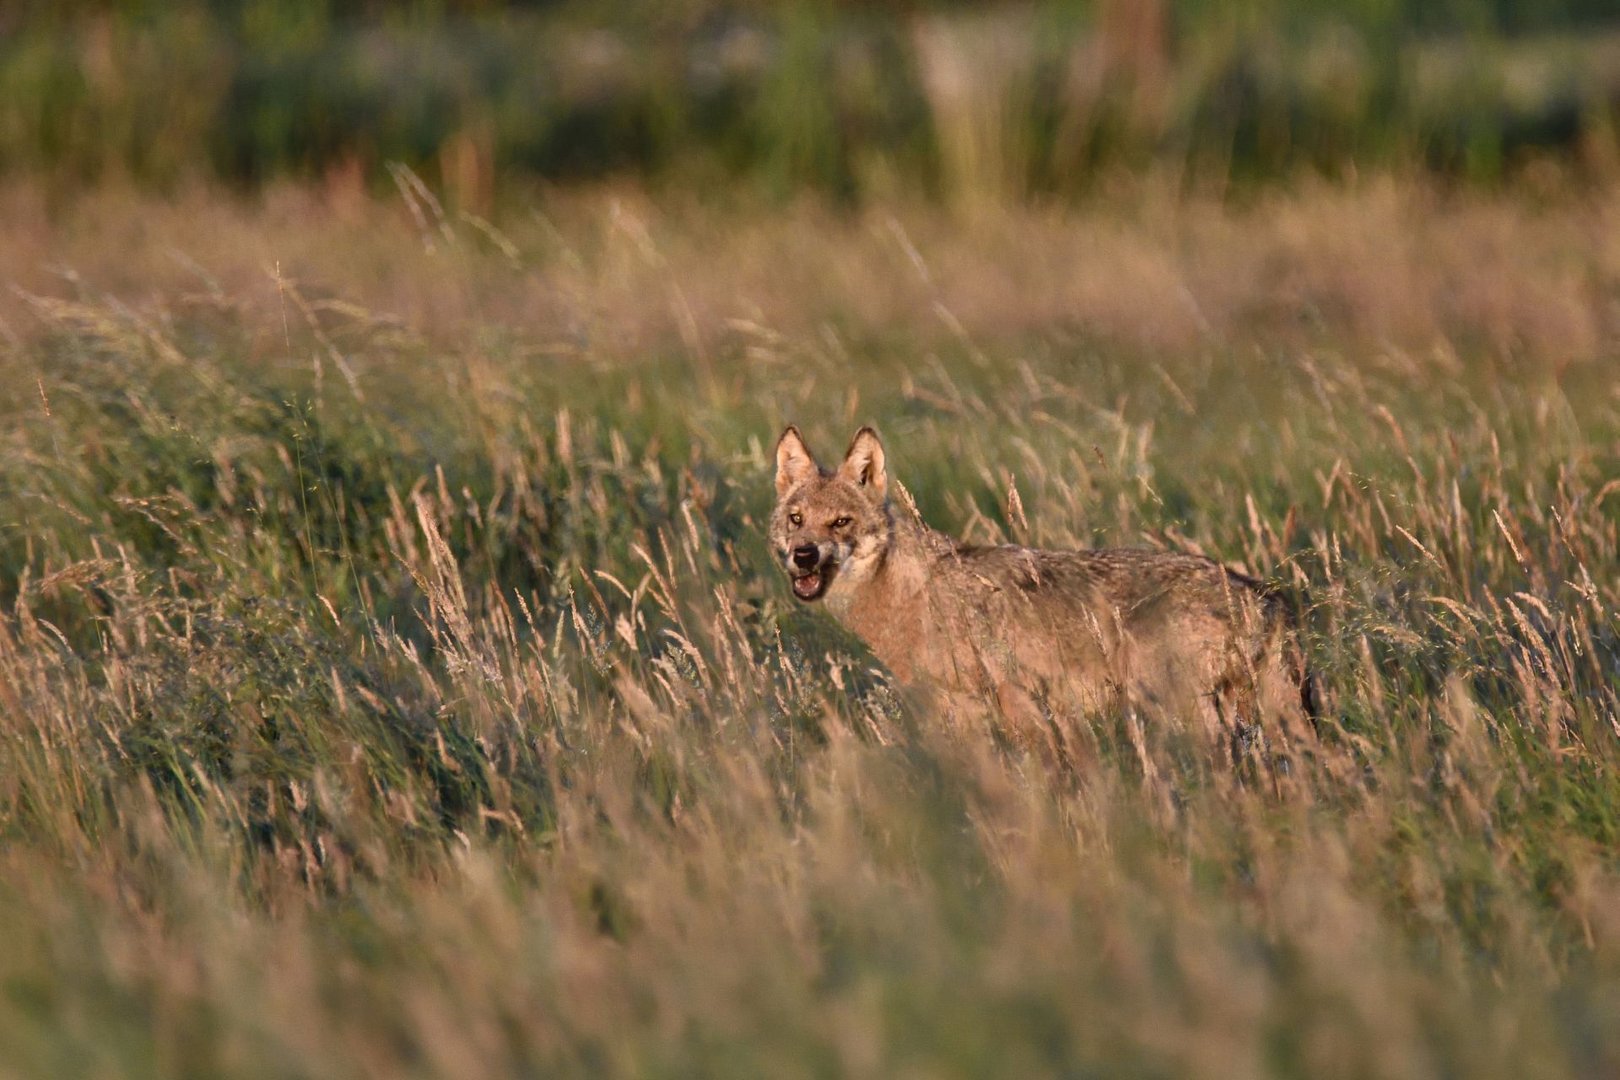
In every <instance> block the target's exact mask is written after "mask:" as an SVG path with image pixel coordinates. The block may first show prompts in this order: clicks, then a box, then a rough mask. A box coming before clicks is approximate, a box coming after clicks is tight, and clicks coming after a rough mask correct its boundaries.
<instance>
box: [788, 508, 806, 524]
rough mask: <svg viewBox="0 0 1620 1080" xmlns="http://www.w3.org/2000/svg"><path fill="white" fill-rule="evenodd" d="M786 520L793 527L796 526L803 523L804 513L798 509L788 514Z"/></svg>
mask: <svg viewBox="0 0 1620 1080" xmlns="http://www.w3.org/2000/svg"><path fill="white" fill-rule="evenodd" d="M788 521H789V522H791V523H792V525H793V527H794V528H798V527H799V526H800V525H803V524H804V515H803V514H801V513H799V512H798V511H794V512H793V513H791V514H789V515H788Z"/></svg>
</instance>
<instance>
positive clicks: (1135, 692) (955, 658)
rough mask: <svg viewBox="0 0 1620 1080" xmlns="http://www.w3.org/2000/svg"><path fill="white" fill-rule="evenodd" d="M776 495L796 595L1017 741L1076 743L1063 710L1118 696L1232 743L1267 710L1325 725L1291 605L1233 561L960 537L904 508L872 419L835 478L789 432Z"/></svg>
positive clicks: (781, 542) (912, 680)
mask: <svg viewBox="0 0 1620 1080" xmlns="http://www.w3.org/2000/svg"><path fill="white" fill-rule="evenodd" d="M776 496H777V503H776V509H775V510H774V511H773V513H772V515H771V522H770V542H771V546H772V548H773V549H774V550H775V551H776V553H777V555H778V556H779V557H780V558H781V560H782V565H783V566H784V567H785V568H786V569H787V572H788V575H789V576H790V577H791V578H792V584H793V595H794V596H795V597H797V598H798V599H799V600H801V601H803V602H805V603H815V602H818V601H819V602H821V603H823V604H825V605H826V606H827V607H828V608H829V609H830V610H831V611H832V612H833V614H834V615H836V616H837V617H838V618H839V619H840V620H841V621H842V622H843V623H844V624H845V625H847V626H848V627H849V628H850V629H851V630H853V631H854V632H855V633H856V634H858V635H859V636H860V637H861V638H863V639H864V640H865V641H866V643H867V644H868V645H869V646H870V647H871V649H872V651H873V652H874V653H875V654H876V655H877V657H878V659H880V660H881V661H883V663H884V664H886V665H887V666H888V668H889V670H890V671H892V672H893V673H894V674H895V676H896V677H897V678H899V679H900V680H901V681H902V682H905V683H909V684H924V685H927V686H930V687H932V688H934V689H935V690H937V691H940V692H942V693H943V694H944V695H945V697H946V699H947V702H948V703H950V704H952V705H968V706H970V707H971V706H972V704H973V702H974V701H975V700H976V701H977V702H978V703H980V707H981V708H982V707H983V705H990V706H992V707H993V708H995V709H998V710H999V711H1000V713H1001V714H1002V715H1003V716H1004V717H1005V718H1006V719H1007V720H1008V721H1009V722H1010V723H1012V724H1013V725H1014V730H1015V732H1016V733H1018V735H1019V736H1020V738H1023V739H1027V738H1030V737H1033V738H1035V739H1037V740H1039V742H1038V743H1037V745H1039V744H1040V742H1046V743H1048V745H1050V740H1051V739H1052V738H1053V736H1054V735H1055V736H1057V738H1058V739H1059V740H1060V745H1066V744H1067V742H1068V738H1069V734H1068V733H1067V732H1065V731H1063V730H1062V728H1063V727H1064V725H1060V724H1055V723H1054V719H1055V718H1057V717H1063V716H1068V717H1073V716H1074V715H1075V714H1076V713H1077V712H1089V711H1094V710H1096V709H1099V708H1106V707H1109V706H1116V707H1124V708H1126V709H1128V710H1131V711H1132V713H1133V714H1138V713H1145V714H1148V715H1151V716H1154V717H1161V718H1170V719H1191V718H1195V717H1196V718H1197V722H1199V723H1201V724H1202V725H1203V726H1204V727H1205V729H1206V730H1207V732H1208V733H1209V735H1210V736H1211V737H1213V738H1215V739H1217V740H1221V741H1226V740H1231V745H1232V749H1233V752H1234V753H1236V752H1237V750H1238V748H1239V743H1240V741H1241V742H1247V741H1248V739H1249V738H1250V737H1251V736H1252V734H1253V733H1254V732H1255V730H1256V728H1255V725H1256V724H1257V723H1258V721H1259V720H1260V717H1261V716H1262V715H1264V716H1265V717H1266V718H1267V719H1271V718H1273V717H1278V718H1280V719H1281V720H1282V721H1283V725H1284V728H1285V729H1292V728H1296V727H1297V723H1296V721H1298V720H1300V719H1310V720H1311V721H1313V722H1314V719H1315V708H1314V700H1313V694H1312V688H1311V681H1310V677H1309V674H1308V673H1307V671H1306V669H1305V666H1304V662H1303V656H1302V655H1301V653H1300V650H1299V644H1298V641H1297V639H1296V635H1295V631H1294V626H1293V619H1292V616H1291V614H1290V612H1289V611H1288V609H1287V606H1286V604H1285V603H1284V601H1283V599H1282V598H1281V597H1279V596H1277V595H1275V594H1274V593H1272V592H1270V591H1268V590H1267V589H1266V588H1265V587H1264V586H1263V585H1261V583H1259V582H1257V581H1255V580H1254V579H1252V578H1249V577H1245V576H1244V575H1242V574H1239V573H1237V572H1235V571H1233V570H1229V569H1227V568H1225V567H1223V566H1221V565H1220V564H1219V563H1215V562H1212V561H1210V560H1209V559H1205V558H1201V557H1199V556H1194V555H1180V554H1170V553H1165V552H1156V551H1143V550H1131V549H1121V548H1114V549H1100V550H1091V551H1042V550H1039V549H1036V548H1028V547H1020V546H1016V545H1002V546H999V547H977V546H970V545H966V544H962V543H959V542H957V541H956V540H953V539H951V538H949V537H947V536H945V535H943V534H941V533H938V532H935V531H934V530H932V529H930V528H928V527H927V526H926V525H924V524H923V523H922V522H921V521H920V520H919V519H918V518H917V517H916V514H915V512H914V510H913V512H910V513H904V514H896V513H895V512H894V509H893V508H892V507H891V505H890V502H889V478H888V471H887V468H886V466H885V461H884V452H883V443H882V442H881V441H880V440H879V439H878V435H877V432H875V431H873V430H872V429H871V428H869V427H863V428H862V429H861V430H860V431H858V432H856V433H855V439H854V441H853V442H851V443H850V446H849V451H848V452H847V453H846V454H845V455H844V460H843V463H842V464H841V465H839V466H838V468H837V469H836V470H833V471H828V470H826V469H823V468H821V467H820V466H818V465H817V464H816V461H815V458H814V457H813V456H812V455H811V453H810V450H809V448H808V447H807V446H806V445H805V443H804V439H803V438H802V437H801V436H800V435H799V432H798V429H797V428H794V427H789V428H788V429H787V430H786V431H784V432H783V433H782V437H781V438H780V439H779V440H778V441H777V444H776ZM908 502H909V500H908ZM1289 733H1290V732H1288V731H1286V730H1285V731H1278V732H1277V734H1279V735H1283V736H1285V737H1286V735H1287V734H1289ZM1054 749H1056V747H1054Z"/></svg>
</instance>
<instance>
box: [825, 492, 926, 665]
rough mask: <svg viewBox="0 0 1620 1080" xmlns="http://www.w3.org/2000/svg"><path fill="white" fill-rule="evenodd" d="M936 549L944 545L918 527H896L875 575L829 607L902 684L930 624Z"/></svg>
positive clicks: (900, 523) (910, 524)
mask: <svg viewBox="0 0 1620 1080" xmlns="http://www.w3.org/2000/svg"><path fill="white" fill-rule="evenodd" d="M941 543H946V544H948V541H946V540H945V539H944V538H943V537H941V536H940V535H939V534H937V533H934V532H933V531H932V530H930V529H928V528H927V526H925V525H923V524H921V523H920V522H915V521H909V520H898V521H896V522H895V524H894V533H893V535H892V539H891V540H890V542H889V544H888V546H887V547H885V548H884V551H883V555H882V558H881V560H880V561H879V563H878V565H877V567H876V569H875V570H874V571H873V572H872V574H871V575H870V576H869V577H867V578H866V579H865V580H863V581H862V582H860V584H859V585H857V586H855V588H853V589H851V590H850V591H849V593H847V594H846V595H844V596H841V597H839V599H838V601H837V602H836V603H835V604H834V605H833V606H832V612H833V614H834V615H836V616H837V617H838V619H839V620H840V621H841V622H843V623H844V625H845V626H847V627H849V628H850V629H851V630H853V631H854V632H855V633H856V634H857V635H859V636H860V638H861V639H862V640H863V641H865V642H866V644H867V646H868V647H869V648H871V650H872V651H873V652H874V653H876V654H877V657H878V659H880V660H882V661H883V662H884V663H885V664H886V665H888V667H889V668H890V670H892V671H894V673H895V674H896V675H899V676H900V677H901V678H902V679H909V678H910V677H911V670H912V666H913V661H914V653H915V651H916V649H917V648H918V646H919V645H920V638H919V635H920V634H921V633H923V632H924V630H925V629H926V627H927V626H928V625H929V624H930V618H929V615H930V613H929V611H928V604H929V595H930V594H929V591H928V585H929V581H930V578H931V574H932V563H933V562H934V561H935V559H937V557H938V551H937V549H938V547H939V545H940V544H941Z"/></svg>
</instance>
